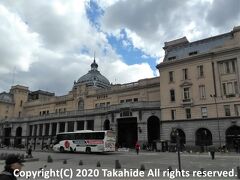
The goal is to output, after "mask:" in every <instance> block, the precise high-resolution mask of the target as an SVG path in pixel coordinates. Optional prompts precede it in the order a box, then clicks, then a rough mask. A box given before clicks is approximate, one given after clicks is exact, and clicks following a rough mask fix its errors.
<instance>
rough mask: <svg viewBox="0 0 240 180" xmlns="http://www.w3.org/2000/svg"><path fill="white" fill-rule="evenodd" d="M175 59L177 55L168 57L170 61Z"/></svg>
mask: <svg viewBox="0 0 240 180" xmlns="http://www.w3.org/2000/svg"><path fill="white" fill-rule="evenodd" d="M174 59H176V56H171V57H169V58H168V60H170V61H171V60H174Z"/></svg>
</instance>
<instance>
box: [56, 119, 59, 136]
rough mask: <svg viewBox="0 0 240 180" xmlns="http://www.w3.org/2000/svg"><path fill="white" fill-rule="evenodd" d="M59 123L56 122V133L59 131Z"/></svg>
mask: <svg viewBox="0 0 240 180" xmlns="http://www.w3.org/2000/svg"><path fill="white" fill-rule="evenodd" d="M59 128H60V123H59V122H58V123H57V128H56V134H57V133H59Z"/></svg>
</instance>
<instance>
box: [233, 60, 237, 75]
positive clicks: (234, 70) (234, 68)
mask: <svg viewBox="0 0 240 180" xmlns="http://www.w3.org/2000/svg"><path fill="white" fill-rule="evenodd" d="M232 72H234V73H235V72H236V67H235V61H234V60H233V61H232Z"/></svg>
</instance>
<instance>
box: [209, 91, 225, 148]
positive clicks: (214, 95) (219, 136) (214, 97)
mask: <svg viewBox="0 0 240 180" xmlns="http://www.w3.org/2000/svg"><path fill="white" fill-rule="evenodd" d="M210 97H212V98H213V99H214V103H215V107H216V113H217V123H218V139H219V145H220V148H221V147H222V142H221V134H220V125H219V117H218V107H217V100H216V98H217V96H216V94H211V95H210Z"/></svg>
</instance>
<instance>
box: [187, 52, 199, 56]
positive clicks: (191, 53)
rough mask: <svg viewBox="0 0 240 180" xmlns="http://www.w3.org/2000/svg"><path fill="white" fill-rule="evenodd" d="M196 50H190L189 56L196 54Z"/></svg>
mask: <svg viewBox="0 0 240 180" xmlns="http://www.w3.org/2000/svg"><path fill="white" fill-rule="evenodd" d="M197 53H198V52H197V51H192V52H190V53H188V55H189V56H192V55H196V54H197Z"/></svg>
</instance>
